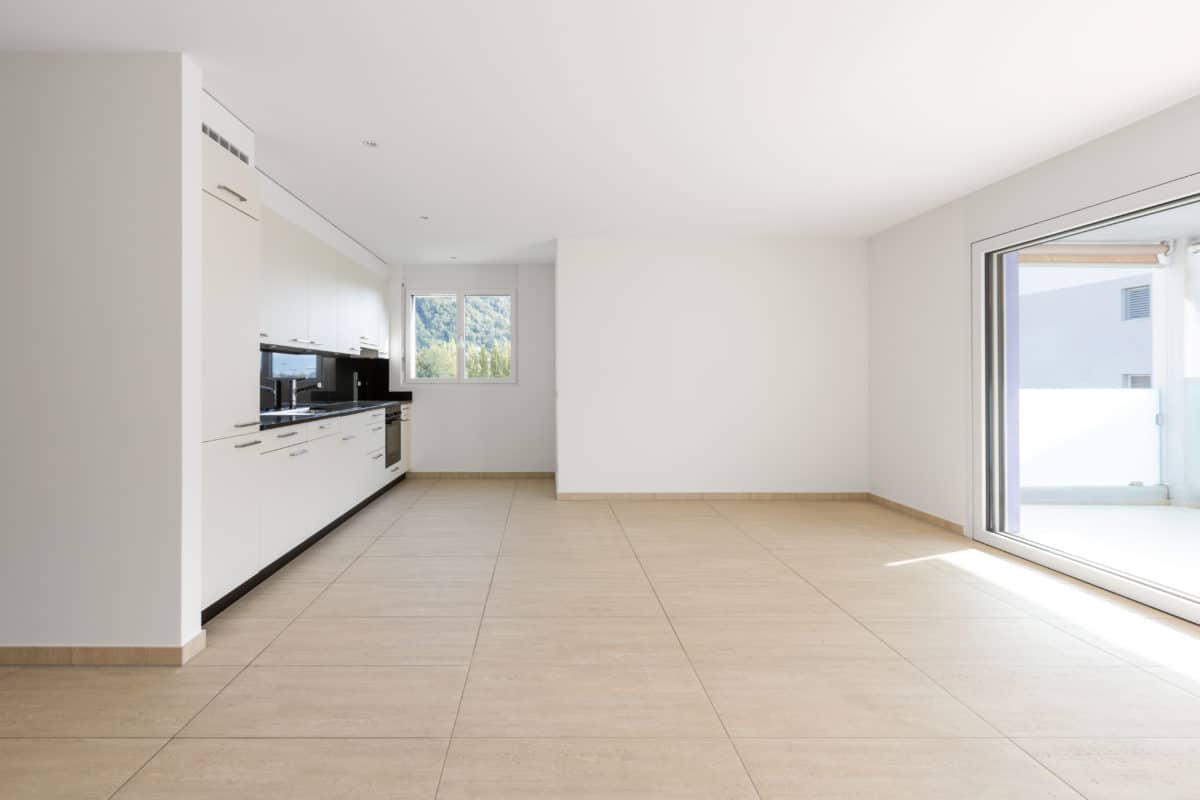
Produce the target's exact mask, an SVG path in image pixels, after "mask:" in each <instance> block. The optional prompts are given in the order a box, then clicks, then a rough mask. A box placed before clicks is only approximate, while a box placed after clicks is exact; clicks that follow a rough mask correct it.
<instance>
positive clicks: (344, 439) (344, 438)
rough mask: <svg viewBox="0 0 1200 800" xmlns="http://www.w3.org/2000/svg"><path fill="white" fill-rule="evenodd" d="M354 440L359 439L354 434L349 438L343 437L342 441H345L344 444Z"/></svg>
mask: <svg viewBox="0 0 1200 800" xmlns="http://www.w3.org/2000/svg"><path fill="white" fill-rule="evenodd" d="M354 438H357V437H355V435H354V434H353V433H352V434H350V435H349V436H343V437H342V441H343V442H348V441H350V440H351V439H354Z"/></svg>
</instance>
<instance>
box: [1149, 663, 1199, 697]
mask: <svg viewBox="0 0 1200 800" xmlns="http://www.w3.org/2000/svg"><path fill="white" fill-rule="evenodd" d="M1146 671H1147V672H1149V673H1150V674H1151V675H1155V676H1157V677H1159V678H1162V679H1163V680H1164V681H1166V682H1167V683H1170V684H1172V685H1174V686H1178V687H1179V688H1180V689H1183V690H1184V691H1185V692H1189V693H1191V694H1194V695H1196V696H1197V697H1200V663H1196V662H1192V663H1189V664H1186V665H1183V664H1181V665H1179V668H1177V669H1168V668H1165V667H1149V668H1146Z"/></svg>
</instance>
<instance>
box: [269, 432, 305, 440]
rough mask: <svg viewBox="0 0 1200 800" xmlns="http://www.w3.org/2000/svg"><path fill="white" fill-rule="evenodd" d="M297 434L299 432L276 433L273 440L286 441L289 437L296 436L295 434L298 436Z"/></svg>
mask: <svg viewBox="0 0 1200 800" xmlns="http://www.w3.org/2000/svg"><path fill="white" fill-rule="evenodd" d="M299 432H300V431H292V432H291V433H277V434H275V438H277V439H286V438H288V437H289V436H295V435H296V434H298V433H299Z"/></svg>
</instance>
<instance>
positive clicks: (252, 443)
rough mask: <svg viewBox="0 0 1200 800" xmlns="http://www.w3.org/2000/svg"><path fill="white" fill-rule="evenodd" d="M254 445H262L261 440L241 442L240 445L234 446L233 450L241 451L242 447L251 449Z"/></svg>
mask: <svg viewBox="0 0 1200 800" xmlns="http://www.w3.org/2000/svg"><path fill="white" fill-rule="evenodd" d="M256 444H262V439H255V440H254V441H253V442H242V443H241V444H235V445H234V446H233V449H234V450H241V449H242V448H243V447H253V446H254V445H256Z"/></svg>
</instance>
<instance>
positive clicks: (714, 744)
mask: <svg viewBox="0 0 1200 800" xmlns="http://www.w3.org/2000/svg"><path fill="white" fill-rule="evenodd" d="M438 797H439V798H440V800H473V799H477V798H484V797H486V798H495V800H551V798H553V799H554V800H559V799H565V798H595V799H596V800H599V798H622V800H638V799H639V798H640V799H641V800H753V798H755V797H756V795H755V793H754V787H753V786H752V785H751V783H750V780H749V779H748V778H747V776H746V772H745V770H744V769H743V768H742V765H741V762H740V761H739V760H738V757H737V754H736V753H735V752H734V750H733V747H732V745H731V744H730V743H729V742H728V741H726V740H723V739H671V740H653V739H632V740H625V739H455V740H454V741H453V742H452V743H451V745H450V752H449V754H448V755H447V756H446V770H445V774H444V775H443V777H442V786H441V791H440V792H439V793H438Z"/></svg>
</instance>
